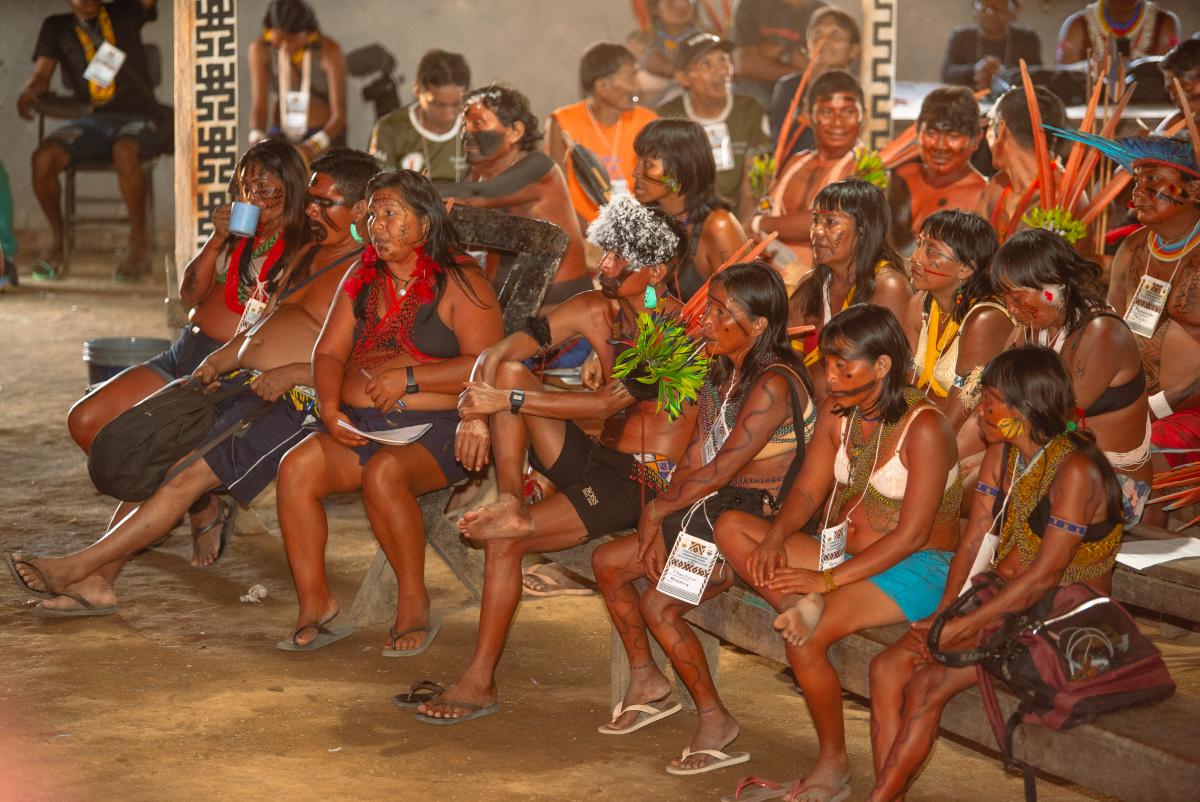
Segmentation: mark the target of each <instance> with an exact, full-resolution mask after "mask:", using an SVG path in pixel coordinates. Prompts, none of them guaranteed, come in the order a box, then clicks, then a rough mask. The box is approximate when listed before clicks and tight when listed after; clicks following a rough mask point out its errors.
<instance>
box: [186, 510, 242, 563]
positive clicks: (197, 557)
mask: <svg viewBox="0 0 1200 802" xmlns="http://www.w3.org/2000/svg"><path fill="white" fill-rule="evenodd" d="M236 514H237V506H236V505H235V504H233V503H226V502H223V501H221V500H220V499H219V498H217V497H216V496H213V498H212V504H210V505H209V506H208V509H206V510H205V511H204V512H201V513H197V514H196V515H192V516H190V517H189V519H188V520H189V523H190V524H191V527H192V565H195V566H197V567H204V566H208V565H212V564H213V563H215V562H216V561H217V559H218V558H220V556H221V532H222V530H224V528H225V523H226V521H228V520H229V519H230V518H232V517H233V516H234V515H236Z"/></svg>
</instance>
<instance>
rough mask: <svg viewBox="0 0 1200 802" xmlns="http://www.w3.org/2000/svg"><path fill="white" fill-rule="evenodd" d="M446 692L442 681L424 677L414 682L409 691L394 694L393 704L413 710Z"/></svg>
mask: <svg viewBox="0 0 1200 802" xmlns="http://www.w3.org/2000/svg"><path fill="white" fill-rule="evenodd" d="M445 692H446V687H445V686H444V685H442V684H441V683H438V682H434V681H433V680H428V679H423V680H421V681H420V682H414V683H413V684H412V687H411V688H409V689H408V693H398V694H396V695H395V696H393V697H392V704H394V705H395V706H396V707H403V708H404V709H406V710H411V709H413V708H417V707H420V706H421V705H423V704H425V703H426V702H432V701H433V700H435V699H437V698H438V697H439V696H441V695H442V694H443V693H445Z"/></svg>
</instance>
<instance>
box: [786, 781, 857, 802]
mask: <svg viewBox="0 0 1200 802" xmlns="http://www.w3.org/2000/svg"><path fill="white" fill-rule="evenodd" d="M802 782H803V780H796V782H794V783H792V787H791V790H790V791H788V795H787V796H786V797H784V802H797V800H799V799H812V800H816V802H845V801H846V800H847V799H849V798H850V778H849V777H847V778H846V779H845V780H842V784H841V785H840V786H838V787H837V788H834V787H833V786H832V785H810V786H808V787H807V788H801V787H800V784H801V783H802ZM801 794H803V796H801Z"/></svg>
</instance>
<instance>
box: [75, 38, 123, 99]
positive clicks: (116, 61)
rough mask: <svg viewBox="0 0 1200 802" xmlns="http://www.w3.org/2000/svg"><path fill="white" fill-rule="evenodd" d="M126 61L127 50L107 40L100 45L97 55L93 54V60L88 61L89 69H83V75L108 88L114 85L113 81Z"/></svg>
mask: <svg viewBox="0 0 1200 802" xmlns="http://www.w3.org/2000/svg"><path fill="white" fill-rule="evenodd" d="M124 63H125V51H123V50H120V49H119V48H117V47H114V46H113V45H111V44H109V43H108V42H105V43H104V44H102V45H100V49H99V50H97V51H96V55H94V56H92V60H91V61H90V62H88V65H87V69H86V70H84V71H83V77H84V78H86V79H87V80H89V81H91V82H92V83H94V84H96V85H97V86H102V87H104V88H105V89H108V88H109V87H110V86H112V82H113V81H114V80H115V79H116V77H117V73H118V72H120V71H121V65H123V64H124Z"/></svg>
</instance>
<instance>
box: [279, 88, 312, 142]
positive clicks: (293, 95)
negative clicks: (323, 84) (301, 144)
mask: <svg viewBox="0 0 1200 802" xmlns="http://www.w3.org/2000/svg"><path fill="white" fill-rule="evenodd" d="M308 101H309V94H308V92H288V93H287V98H286V102H285V103H284V115H283V133H284V134H286V135H287V138H288V139H291V140H292V141H297V140H299V139H301V138H302V137H303V136H304V134H305V132H306V131H308Z"/></svg>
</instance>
